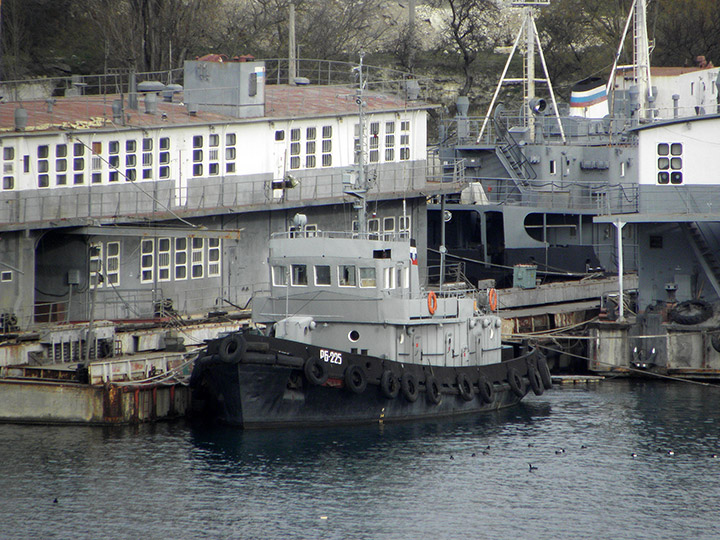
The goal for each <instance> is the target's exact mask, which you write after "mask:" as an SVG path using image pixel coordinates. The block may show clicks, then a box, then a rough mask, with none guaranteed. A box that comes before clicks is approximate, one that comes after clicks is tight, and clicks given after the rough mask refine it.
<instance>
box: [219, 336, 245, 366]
mask: <svg viewBox="0 0 720 540" xmlns="http://www.w3.org/2000/svg"><path fill="white" fill-rule="evenodd" d="M246 350H247V341H245V338H244V337H242V336H241V335H240V334H230V335H229V336H225V337H224V338H222V341H220V350H219V351H218V356H219V357H220V360H222V361H223V362H227V363H228V364H234V363H235V362H239V361H240V360H242V357H243V356H244V355H245V351H246Z"/></svg>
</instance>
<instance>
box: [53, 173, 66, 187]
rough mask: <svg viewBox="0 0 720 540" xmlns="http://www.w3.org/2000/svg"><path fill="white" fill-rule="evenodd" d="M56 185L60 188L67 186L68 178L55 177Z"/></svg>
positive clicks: (62, 176)
mask: <svg viewBox="0 0 720 540" xmlns="http://www.w3.org/2000/svg"><path fill="white" fill-rule="evenodd" d="M55 184H57V185H58V186H65V185H67V176H66V175H64V174H58V175H55Z"/></svg>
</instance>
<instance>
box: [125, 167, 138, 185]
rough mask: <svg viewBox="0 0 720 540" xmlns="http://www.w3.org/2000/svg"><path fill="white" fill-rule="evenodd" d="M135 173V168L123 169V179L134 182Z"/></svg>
mask: <svg viewBox="0 0 720 540" xmlns="http://www.w3.org/2000/svg"><path fill="white" fill-rule="evenodd" d="M136 177H137V175H136V173H135V169H125V181H126V182H134V181H135V179H136Z"/></svg>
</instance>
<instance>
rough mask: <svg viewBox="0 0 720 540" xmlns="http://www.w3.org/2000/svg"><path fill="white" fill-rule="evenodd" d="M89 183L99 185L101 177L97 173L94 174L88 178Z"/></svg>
mask: <svg viewBox="0 0 720 540" xmlns="http://www.w3.org/2000/svg"><path fill="white" fill-rule="evenodd" d="M90 182H91V183H93V184H100V183H102V175H101V174H100V173H99V172H94V173H92V175H91V176H90Z"/></svg>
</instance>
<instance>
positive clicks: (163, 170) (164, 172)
mask: <svg viewBox="0 0 720 540" xmlns="http://www.w3.org/2000/svg"><path fill="white" fill-rule="evenodd" d="M160 178H163V179H165V178H170V167H167V166H165V165H163V166H162V167H160Z"/></svg>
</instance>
